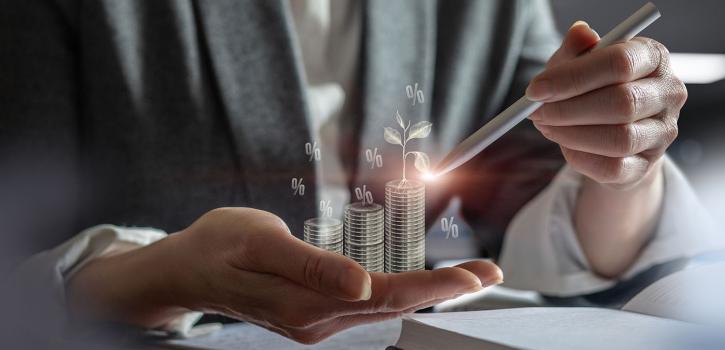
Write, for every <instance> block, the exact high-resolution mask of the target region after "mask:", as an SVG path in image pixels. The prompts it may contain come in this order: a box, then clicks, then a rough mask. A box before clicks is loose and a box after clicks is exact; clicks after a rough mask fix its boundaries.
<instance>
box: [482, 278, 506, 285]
mask: <svg viewBox="0 0 725 350" xmlns="http://www.w3.org/2000/svg"><path fill="white" fill-rule="evenodd" d="M501 283H503V277H497V278H494V279H492V280H488V281H486V282H482V283H481V285H482V286H483V287H484V288H485V287H490V286H495V285H497V284H501Z"/></svg>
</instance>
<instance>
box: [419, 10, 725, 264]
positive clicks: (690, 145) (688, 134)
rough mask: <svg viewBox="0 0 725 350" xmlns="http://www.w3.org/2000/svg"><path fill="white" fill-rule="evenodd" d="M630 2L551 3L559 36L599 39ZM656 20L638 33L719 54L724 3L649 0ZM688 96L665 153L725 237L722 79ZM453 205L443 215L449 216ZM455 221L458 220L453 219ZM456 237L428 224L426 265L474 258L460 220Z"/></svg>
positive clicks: (724, 38) (681, 48) (723, 45)
mask: <svg viewBox="0 0 725 350" xmlns="http://www.w3.org/2000/svg"><path fill="white" fill-rule="evenodd" d="M645 3H646V1H631V0H608V1H601V0H599V1H596V0H552V1H551V4H552V9H553V12H554V17H555V19H556V23H557V27H558V29H559V32H561V33H564V32H566V30H567V29H568V28H569V27H570V26H571V25H572V23H574V21H576V20H584V21H586V22H587V23H589V25H590V26H591V27H592V28H594V29H595V30H596V31H597V32H598V33H599V34H600V35H604V34H605V33H607V32H608V31H609V30H610V29H612V27H614V26H615V25H616V24H617V23H619V22H621V21H622V20H623V19H625V18H626V17H627V16H629V15H630V14H632V13H633V12H634V11H636V10H637V9H638V8H639V7H641V6H642V5H644V4H645ZM654 3H655V5H657V8H659V10H660V12H661V13H662V17H660V19H658V20H657V21H656V22H655V23H653V24H652V25H651V26H650V27H648V28H647V29H645V30H644V31H643V32H642V33H641V35H642V36H647V37H651V38H654V39H656V40H658V41H660V42H661V43H663V44H665V45H666V46H667V47H668V48H669V50H670V52H673V53H710V54H725V30H723V29H722V24H723V15H725V1H721V0H695V1H683V0H658V1H654ZM687 89H688V92H689V98H688V101H687V103H686V104H685V106H684V108H683V109H682V111H681V114H680V120H679V128H680V134H679V137H678V139H677V140H676V141H675V143H674V144H673V145H672V146H671V148H670V149H669V151H668V154H669V155H670V157H672V159H674V160H675V162H676V163H677V164H678V165H679V166H680V168H681V169H682V170H683V171H684V172H685V174H686V175H687V176H688V178H689V179H690V181H691V182H692V185H693V187H694V188H695V191H696V192H697V194H698V195H699V196H700V199H701V200H702V202H703V203H704V204H705V206H706V207H707V208H708V210H710V212H711V213H712V214H713V217H714V218H715V220H716V221H717V222H718V224H719V225H720V227H721V228H722V231H723V233H725V80H720V81H718V82H715V83H711V84H688V85H687ZM454 211H455V205H454V207H453V208H451V210H450V211H449V212H448V213H447V214H448V215H450V214H452V213H453V212H454ZM456 220H458V219H456ZM459 225H460V228H461V233H460V236H459V237H458V238H457V239H452V238H449V239H446V238H445V234H444V233H443V232H441V230H440V226H439V225H438V224H437V223H434V224H433V225H432V226H431V227H432V228H431V231H430V232H429V234H428V241H429V244H428V246H429V249H428V252H427V254H428V260H429V263H434V262H435V261H437V260H440V259H444V258H462V257H470V256H475V255H476V253H477V251H476V250H475V248H474V247H475V245H476V244H475V242H472V239H473V237H472V235H471V234H470V231H469V230H468V228H467V227H465V225H464V224H463V223H462V222H460V220H459Z"/></svg>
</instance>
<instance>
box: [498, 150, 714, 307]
mask: <svg viewBox="0 0 725 350" xmlns="http://www.w3.org/2000/svg"><path fill="white" fill-rule="evenodd" d="M663 171H664V181H665V188H664V199H663V200H664V202H663V207H662V212H661V216H660V219H659V222H658V226H657V229H656V232H655V233H654V235H653V237H652V238H651V240H650V241H649V242H648V243H647V245H646V246H645V247H644V248H643V250H642V252H641V253H640V255H639V257H638V258H637V260H636V261H635V262H634V264H632V266H631V267H630V268H629V269H628V270H627V271H626V272H625V273H624V274H623V275H622V277H621V279H628V278H631V277H633V276H634V275H636V274H637V273H639V272H642V271H644V270H646V269H648V268H650V267H652V266H654V265H657V264H660V263H664V262H668V261H672V260H675V259H678V258H684V257H691V256H695V255H698V254H702V253H705V252H709V251H714V250H721V249H723V248H725V237H724V236H723V235H722V234H719V233H718V232H717V230H716V229H715V225H714V223H713V221H712V219H711V218H710V216H709V214H708V213H707V211H706V210H705V208H703V207H702V205H701V204H700V203H699V201H698V200H697V197H696V196H695V194H694V192H693V190H692V189H691V188H690V185H689V183H688V182H687V180H686V179H685V177H684V175H683V174H682V173H681V172H680V170H679V169H678V168H677V166H676V165H675V164H674V163H673V162H672V161H671V160H670V159H669V158H668V157H665V161H664V166H663ZM581 179H582V175H580V174H578V173H577V172H575V171H574V170H572V169H571V168H569V167H568V166H565V167H564V168H563V169H562V170H561V171H560V172H559V174H558V175H557V176H556V178H555V179H554V181H552V183H551V184H550V185H549V186H548V187H547V188H546V189H544V191H542V192H541V193H540V194H539V195H538V196H536V198H534V199H533V200H531V201H530V202H529V203H527V204H526V206H524V207H523V208H522V209H521V210H520V211H519V213H518V214H517V215H516V217H515V218H514V220H513V221H512V223H511V225H510V226H509V228H508V230H507V232H506V236H505V238H504V244H503V249H502V253H501V258H500V259H499V265H500V266H501V268H502V270H503V271H504V275H505V276H506V277H505V281H506V282H505V286H507V287H511V288H517V289H527V290H536V291H539V292H541V293H543V294H546V295H551V296H559V297H567V296H575V295H582V294H589V293H594V292H598V291H602V290H605V289H607V288H610V287H612V286H614V285H615V284H616V283H617V282H618V280H615V279H606V278H602V277H600V276H598V275H596V274H595V273H593V272H592V271H591V269H590V267H589V263H588V261H587V259H586V257H585V255H584V253H583V252H582V249H581V247H580V245H579V242H578V239H577V237H576V232H575V229H574V225H573V220H572V215H573V212H574V208H575V205H576V199H577V193H578V190H579V187H580V185H581Z"/></svg>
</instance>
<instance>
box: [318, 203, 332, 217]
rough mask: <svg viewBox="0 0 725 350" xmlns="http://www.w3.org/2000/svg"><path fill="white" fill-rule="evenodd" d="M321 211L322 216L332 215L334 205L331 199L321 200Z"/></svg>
mask: <svg viewBox="0 0 725 350" xmlns="http://www.w3.org/2000/svg"><path fill="white" fill-rule="evenodd" d="M320 213H322V216H327V217H328V218H329V217H332V205H330V201H329V200H324V199H323V200H321V201H320Z"/></svg>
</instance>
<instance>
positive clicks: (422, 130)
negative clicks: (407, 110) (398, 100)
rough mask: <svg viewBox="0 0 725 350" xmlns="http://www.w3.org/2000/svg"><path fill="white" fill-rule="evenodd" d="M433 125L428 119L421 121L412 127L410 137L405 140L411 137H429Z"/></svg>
mask: <svg viewBox="0 0 725 350" xmlns="http://www.w3.org/2000/svg"><path fill="white" fill-rule="evenodd" d="M432 127H433V124H431V123H430V122H427V121H425V120H424V121H420V122H417V123H415V124H413V126H411V127H410V132H409V133H408V139H407V140H405V141H406V142H407V141H409V140H411V139H422V138H426V137H428V135H429V134H430V130H431V128H432Z"/></svg>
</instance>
